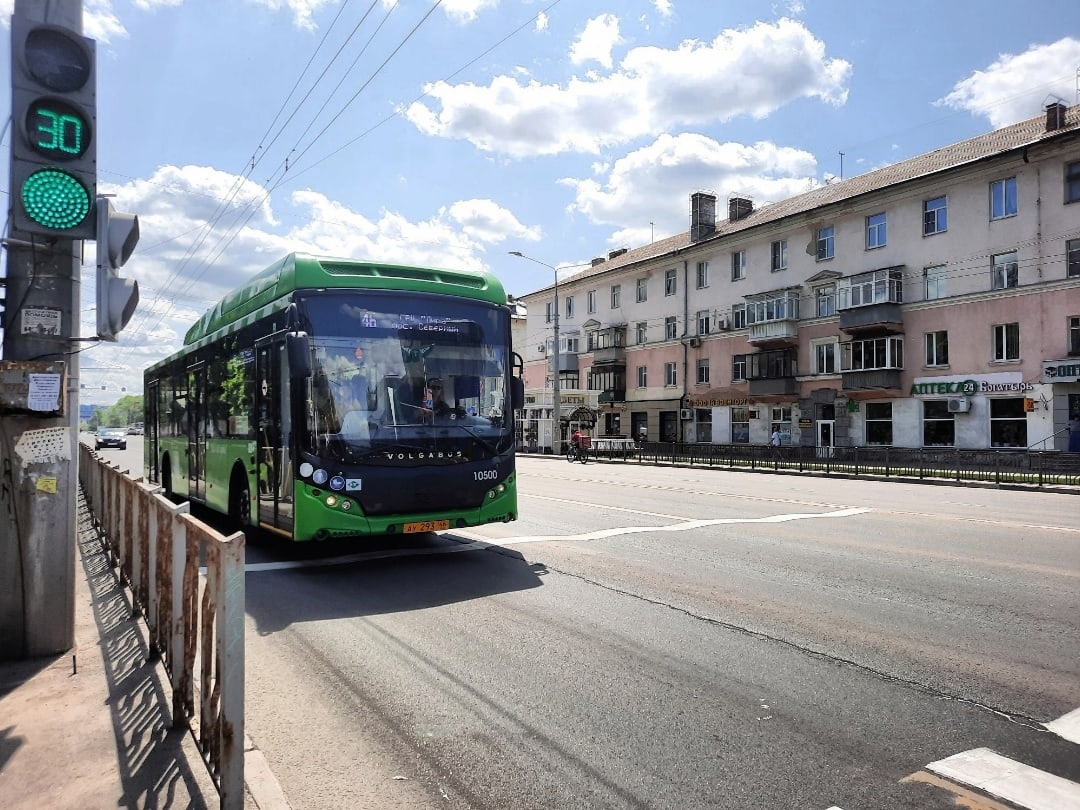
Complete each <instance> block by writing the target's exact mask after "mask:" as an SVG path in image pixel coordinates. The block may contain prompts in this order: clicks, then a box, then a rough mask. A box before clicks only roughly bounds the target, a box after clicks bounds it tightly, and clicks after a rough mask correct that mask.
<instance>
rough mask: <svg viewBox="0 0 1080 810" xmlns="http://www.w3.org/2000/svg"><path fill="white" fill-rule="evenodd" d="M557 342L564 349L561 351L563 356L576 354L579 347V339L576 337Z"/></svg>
mask: <svg viewBox="0 0 1080 810" xmlns="http://www.w3.org/2000/svg"><path fill="white" fill-rule="evenodd" d="M559 342H560V343H562V344H563V346H564V347H565V348H564V350H563V353H564V354H577V353H578V351H579V349H580V346H581V343H580V340H579V338H576V337H568V338H566V339H565V340H561V341H559Z"/></svg>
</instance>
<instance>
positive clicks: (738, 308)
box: [731, 304, 746, 329]
mask: <svg viewBox="0 0 1080 810" xmlns="http://www.w3.org/2000/svg"><path fill="white" fill-rule="evenodd" d="M731 328H732V329H745V328H746V304H734V305H733V306H732V307H731Z"/></svg>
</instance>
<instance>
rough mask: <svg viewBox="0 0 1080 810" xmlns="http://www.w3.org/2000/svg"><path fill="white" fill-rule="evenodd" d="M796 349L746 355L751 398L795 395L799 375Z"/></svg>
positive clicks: (748, 391)
mask: <svg viewBox="0 0 1080 810" xmlns="http://www.w3.org/2000/svg"><path fill="white" fill-rule="evenodd" d="M798 373H799V369H798V363H797V362H796V357H795V350H794V349H778V350H776V351H768V352H758V353H757V354H748V355H746V380H747V382H748V386H747V393H748V394H749V395H750V396H763V395H777V394H781V395H783V394H794V393H796V392H797V391H798V384H797V383H796V381H795V377H796V376H797V375H798Z"/></svg>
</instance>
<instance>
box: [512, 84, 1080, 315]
mask: <svg viewBox="0 0 1080 810" xmlns="http://www.w3.org/2000/svg"><path fill="white" fill-rule="evenodd" d="M1047 118H1048V113H1044V114H1042V115H1038V116H1035V117H1034V118H1029V119H1027V120H1026V121H1021V122H1019V123H1016V124H1012V125H1011V126H1007V127H1004V128H1002V129H996V130H994V131H993V132H988V133H986V134H985V135H977V136H976V137H974V138H969V139H968V140H966V141H960V142H959V143H954V144H952V145H950V146H945V147H942V148H941V149H935V150H934V151H933V152H928V153H926V154H925V155H919V156H917V157H913V158H909V159H908V160H902V161H900V162H899V163H893V164H891V165H889V166H885V167H884V168H881V169H875V170H874V171H870V172H867V173H866V174H860V175H857V176H855V177H851V178H849V179H847V180H839V181H836V182H833V183H828V184H826V185H823V186H819V187H818V188H815V189H813V190H811V191H808V192H806V193H805V194H799V195H797V196H795V197H788V198H787V199H784V200H779V201H777V202H773V203H769V204H767V205H764V206H762V207H761V208H757V209H755V210H754V211H752V212H751V213H750V214H748V215H747V216H745V217H743V218H741V219H738V220H735V221H732V220H729V219H720V220H717V221H716V230H714V231H713V232H712V233H710V234H709V235H708V236H707V237H706V238H704V239H699V240H698V241H696V242H695V241H693V240H691V238H690V230H689V229H687V230H686V231H684V232H683V233H680V234H676V235H675V236H669V237H667V238H665V239H658V240H656V241H654V242H650V243H649V244H648V245H643V246H642V247H638V248H632V249H630V250H627V251H626V252H624V253H621V254H619V255H616V256H614V257H613V258H608V259H605V260H604V261H602V262H598V263H596V264H594V265H593V266H592V267H589V268H587V269H585V270H582V271H581V272H579V273H575V274H574V275H572V276H568V277H567V278H565V279H562V280H561V281H560V282H559V283H560V284H567V283H570V282H574V281H580V280H582V279H586V278H590V277H592V276H598V275H601V274H603V273H607V272H610V271H612V270H617V269H619V268H621V267H626V266H628V265H633V264H637V263H639V262H642V261H647V260H649V259H657V258H660V257H662V256H668V255H674V254H675V253H677V252H679V251H682V250H684V249H686V248H689V247H695V246H699V245H705V244H708V243H709V242H712V241H715V240H717V239H721V238H723V237H726V236H730V235H731V234H734V233H738V232H740V231H745V230H749V229H750V228H755V227H758V226H760V225H766V224H768V223H772V222H777V221H779V220H782V219H785V218H787V217H792V216H797V215H799V214H805V213H807V212H809V211H814V210H816V209H820V208H823V207H825V206H828V205H833V204H836V203H841V202H844V201H846V200H850V199H853V198H855V197H859V196H861V195H863V194H868V193H870V192H873V191H879V190H881V189H884V188H888V187H890V186H895V185H898V184H900V183H907V182H910V181H913V180H918V179H919V178H923V177H929V176H932V175H935V174H940V173H942V172H945V171H949V170H952V169H957V168H959V167H961V166H964V165H967V164H971V163H976V162H978V161H981V160H986V159H987V158H992V157H995V156H998V155H1002V154H1005V153H1007V152H1013V151H1016V150H1020V149H1023V148H1025V147H1028V146H1032V145H1034V144H1037V143H1040V142H1043V141H1050V140H1054V139H1056V138H1060V137H1062V136H1063V135H1075V134H1076V133H1077V131H1080V105H1077V106H1073V107H1069V108H1067V109H1066V110H1065V118H1064V123H1063V124H1062V125H1061V126H1059V127H1057V128H1056V129H1049V130H1048V129H1047ZM546 289H550V288H548V287H544V288H541V289H540V290H537V291H536V292H537V293H539V292H543V291H544V290H546ZM535 294H536V293H530V295H535ZM520 297H522V298H524V297H527V296H520Z"/></svg>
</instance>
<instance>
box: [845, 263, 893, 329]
mask: <svg viewBox="0 0 1080 810" xmlns="http://www.w3.org/2000/svg"><path fill="white" fill-rule="evenodd" d="M902 272H903V268H902V267H888V268H885V269H883V270H875V271H873V272H872V273H860V274H859V275H857V276H852V277H851V278H850V279H847V280H846V281H842V282H841V283H840V286H839V287H838V289H837V291H836V292H837V308H838V309H839V311H840V329H841V330H842V331H844V332H847V333H848V334H852V335H854V334H861V333H877V334H890V333H892V334H895V333H898V332H903V331H904V316H903V312H902V307H901V305H902V304H903V302H904V284H903V277H902Z"/></svg>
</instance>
